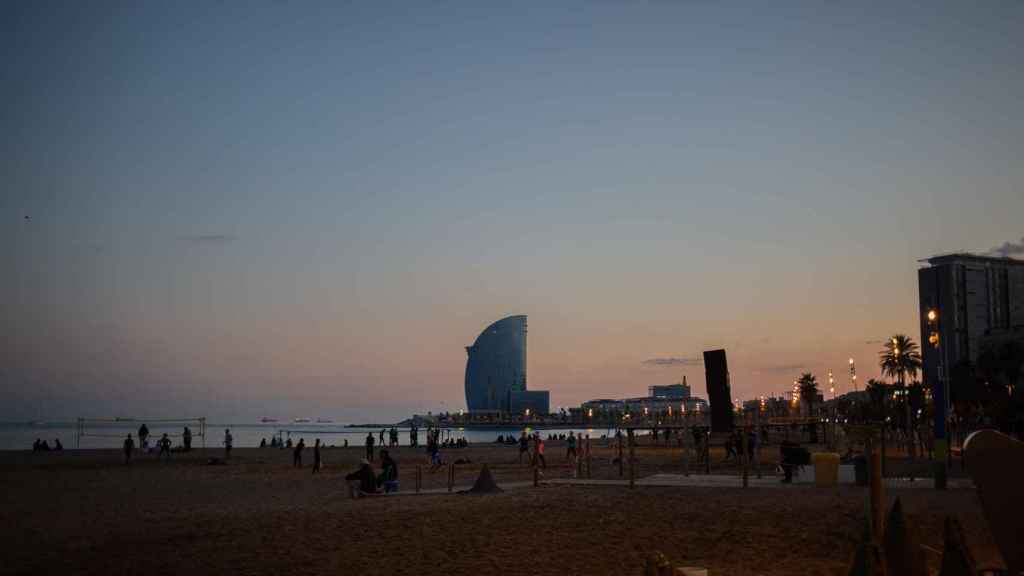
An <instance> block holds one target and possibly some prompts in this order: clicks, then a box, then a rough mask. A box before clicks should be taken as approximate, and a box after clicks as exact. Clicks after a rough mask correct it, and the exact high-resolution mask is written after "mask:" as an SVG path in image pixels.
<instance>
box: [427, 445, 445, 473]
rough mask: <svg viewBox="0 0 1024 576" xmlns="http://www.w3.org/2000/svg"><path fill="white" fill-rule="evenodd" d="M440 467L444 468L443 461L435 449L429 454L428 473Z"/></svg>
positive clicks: (438, 451) (439, 452)
mask: <svg viewBox="0 0 1024 576" xmlns="http://www.w3.org/2000/svg"><path fill="white" fill-rule="evenodd" d="M441 466H444V459H443V458H441V451H440V450H438V449H437V448H435V449H434V450H433V451H432V452H431V453H430V471H431V472H436V471H437V469H438V468H440V467H441Z"/></svg>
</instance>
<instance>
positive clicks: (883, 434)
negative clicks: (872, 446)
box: [880, 422, 885, 478]
mask: <svg viewBox="0 0 1024 576" xmlns="http://www.w3.org/2000/svg"><path fill="white" fill-rule="evenodd" d="M881 436H882V438H881V442H882V456H881V458H882V463H881V466H880V469H881V471H882V478H885V422H882V434H881Z"/></svg>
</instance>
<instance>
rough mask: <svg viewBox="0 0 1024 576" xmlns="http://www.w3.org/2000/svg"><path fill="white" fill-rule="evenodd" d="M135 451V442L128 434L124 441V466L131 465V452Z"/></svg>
mask: <svg viewBox="0 0 1024 576" xmlns="http://www.w3.org/2000/svg"><path fill="white" fill-rule="evenodd" d="M134 449H135V441H134V440H132V435H131V433H130V432H129V433H128V437H127V438H125V439H124V463H125V465H128V464H131V463H132V450H134Z"/></svg>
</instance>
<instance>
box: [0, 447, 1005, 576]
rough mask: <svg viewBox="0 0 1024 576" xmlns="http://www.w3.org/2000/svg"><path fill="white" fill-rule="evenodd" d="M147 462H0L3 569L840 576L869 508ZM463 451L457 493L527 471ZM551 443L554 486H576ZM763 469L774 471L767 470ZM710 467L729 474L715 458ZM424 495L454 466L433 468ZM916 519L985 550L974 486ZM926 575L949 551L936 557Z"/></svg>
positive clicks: (411, 468)
mask: <svg viewBox="0 0 1024 576" xmlns="http://www.w3.org/2000/svg"><path fill="white" fill-rule="evenodd" d="M221 454H222V452H221V451H218V450H208V451H194V452H192V453H189V454H175V455H174V457H173V459H172V460H171V461H170V462H159V461H157V460H156V458H155V456H153V455H144V456H140V457H138V458H137V460H136V462H135V463H133V464H132V465H131V466H124V465H123V464H122V463H121V458H120V454H119V453H118V452H117V451H66V452H63V453H32V452H4V453H0V471H2V474H0V478H2V479H0V488H2V490H0V498H2V499H3V501H2V503H0V506H2V507H0V509H2V510H4V512H5V514H4V516H5V518H6V519H7V520H8V521H7V522H4V526H3V528H2V529H0V530H2V534H0V542H3V544H4V548H5V551H4V554H3V556H4V558H5V559H6V562H5V563H4V564H3V566H0V572H2V573H9V574H30V573H35V574H40V573H66V574H116V573H123V574H130V573H137V574H227V573H235V574H322V573H334V574H424V573H443V574H446V575H460V574H466V575H469V574H480V573H484V572H488V571H489V572H493V573H497V574H639V573H640V571H641V567H642V563H643V559H644V558H645V557H646V556H648V555H649V554H651V553H653V552H655V551H660V552H662V553H664V554H665V555H666V556H667V557H668V558H669V559H671V560H673V561H674V562H677V563H679V564H685V565H696V566H704V567H707V568H709V569H711V573H712V574H844V573H845V569H846V566H847V563H848V560H849V557H850V555H851V553H852V551H853V547H854V544H855V542H856V539H857V538H858V536H859V534H860V532H861V529H862V526H863V525H864V519H865V515H866V498H867V495H866V494H867V493H866V491H865V490H864V489H861V488H856V487H853V486H842V487H840V488H838V489H817V488H814V487H811V486H787V487H784V488H773V489H767V488H750V489H746V490H744V489H742V488H739V487H736V488H694V487H672V488H664V487H661V488H656V487H638V488H636V489H633V490H630V489H629V488H627V487H622V486H567V485H553V484H542V485H541V486H540V487H539V488H533V487H532V486H529V487H520V488H515V489H510V490H506V491H505V492H504V493H502V494H496V495H486V496H471V495H459V494H447V493H441V494H430V495H411V494H408V493H410V492H412V491H413V487H414V477H415V468H416V465H421V464H424V463H425V457H424V454H423V452H422V449H414V448H400V449H397V450H395V451H393V454H395V455H397V460H398V462H399V465H400V469H401V475H400V478H401V486H402V492H404V493H406V494H408V495H405V496H399V497H374V498H364V499H360V500H351V499H349V498H347V497H346V494H345V490H344V481H343V475H344V473H346V472H348V471H350V470H351V469H353V468H354V467H355V465H356V463H357V462H358V460H359V459H360V458H361V457H362V456H363V451H362V449H358V448H349V449H340V448H339V449H329V450H325V451H324V462H325V469H324V470H323V472H322V473H321V474H319V475H313V474H311V470H310V465H311V461H312V451H311V450H307V452H306V456H305V467H304V468H303V469H301V470H297V469H294V468H292V466H291V455H290V452H289V451H286V450H271V449H238V450H235V452H234V454H233V455H232V459H231V461H230V462H229V463H228V464H226V465H220V466H208V465H205V462H206V460H207V458H208V457H210V456H220V455H221ZM447 454H448V457H449V458H450V459H453V460H454V459H457V458H462V459H469V460H471V461H472V463H471V464H466V465H461V466H458V467H457V471H458V472H457V479H456V486H468V485H469V484H470V483H472V481H473V479H474V478H475V477H476V475H477V474H478V472H479V466H480V464H481V463H483V462H487V463H489V464H490V465H491V467H492V469H493V470H494V475H495V477H496V479H497V481H498V483H499V484H502V483H505V484H510V485H520V486H521V485H522V484H523V483H525V482H526V481H529V480H530V479H531V478H532V474H531V472H530V469H529V468H527V467H525V466H520V465H519V464H518V462H517V451H516V449H515V448H514V447H506V446H491V445H482V446H481V445H475V446H471V447H469V448H465V449H461V450H451V451H448V453H447ZM562 454H563V450H561V449H560V448H559V447H557V446H554V447H552V448H551V450H550V451H549V456H548V459H549V463H550V464H551V466H549V468H548V469H547V470H546V471H545V475H544V478H543V479H544V480H549V479H555V478H568V477H569V476H570V474H571V470H570V469H569V468H568V467H565V466H564V465H562ZM611 457H612V451H611V450H610V449H603V448H595V451H594V459H593V468H592V473H593V476H594V477H595V478H606V479H614V478H618V475H617V474H618V468H617V466H613V465H612V463H611ZM637 457H638V459H640V460H641V465H640V466H638V473H637V475H638V478H639V477H642V476H645V475H648V474H651V473H654V472H671V471H672V470H673V468H675V469H676V470H681V464H680V460H681V457H680V453H679V452H678V450H675V449H667V448H664V447H660V448H653V447H644V448H641V449H640V450H638V454H637ZM768 467H770V464H767V465H766V468H768ZM714 470H715V472H716V473H729V472H728V470H729V465H718V466H716V468H715V469H714ZM423 476H424V488H425V489H438V488H440V489H444V488H445V487H446V474H445V473H444V471H440V472H437V473H434V474H430V473H427V472H424V475H423ZM896 496H899V497H900V498H902V500H903V503H904V506H905V508H906V510H907V513H908V515H909V517H910V519H911V523H912V524H913V525H914V526H916V527H917V528H918V529H919V530H920V533H921V536H922V538H923V540H924V542H925V543H926V544H928V545H929V546H931V547H933V548H936V549H941V528H942V521H943V518H944V516H945V515H948V514H954V515H957V516H958V517H959V518H960V519H961V521H962V522H963V523H964V526H965V528H966V530H967V533H968V537H969V539H970V540H971V542H972V543H973V544H974V545H975V548H976V550H977V553H978V556H979V557H981V558H987V557H991V555H992V554H993V547H992V544H991V541H990V536H989V534H988V532H987V529H986V527H985V523H984V520H983V518H982V516H981V513H980V508H979V505H978V501H977V496H976V494H975V492H974V490H973V489H970V488H960V489H953V490H948V491H946V492H945V493H939V492H936V491H934V490H930V489H920V488H915V489H905V490H900V489H896V490H890V492H889V497H890V499H892V498H895V497H896ZM929 556H930V560H931V562H932V564H933V566H935V567H937V562H938V560H939V557H938V555H937V554H930V555H929Z"/></svg>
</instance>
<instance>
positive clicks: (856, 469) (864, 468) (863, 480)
mask: <svg viewBox="0 0 1024 576" xmlns="http://www.w3.org/2000/svg"><path fill="white" fill-rule="evenodd" d="M853 473H854V477H855V478H856V479H857V486H867V485H868V459H867V458H865V457H864V455H863V454H858V455H856V456H854V457H853Z"/></svg>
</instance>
